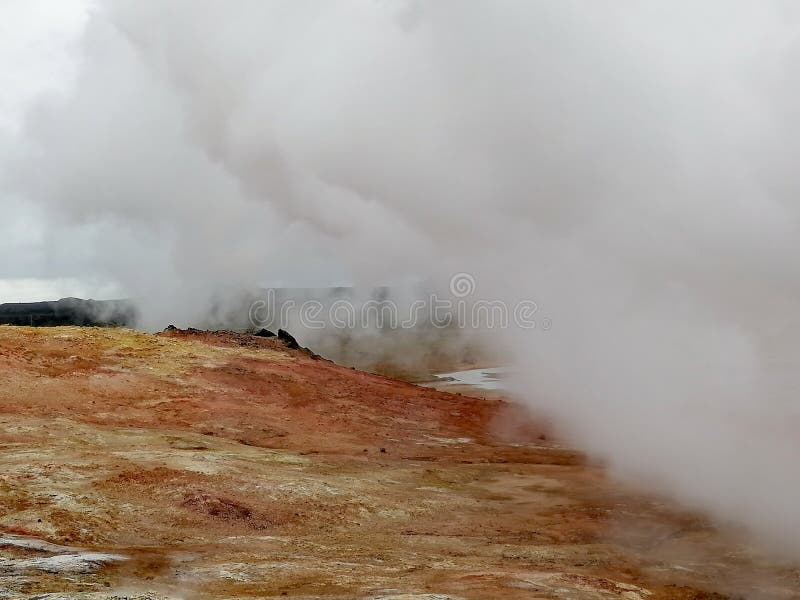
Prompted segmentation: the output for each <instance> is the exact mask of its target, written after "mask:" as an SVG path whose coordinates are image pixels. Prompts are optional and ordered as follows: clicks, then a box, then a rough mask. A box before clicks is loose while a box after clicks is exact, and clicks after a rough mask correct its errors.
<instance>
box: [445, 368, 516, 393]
mask: <svg viewBox="0 0 800 600" xmlns="http://www.w3.org/2000/svg"><path fill="white" fill-rule="evenodd" d="M509 373H510V369H509V368H508V367H489V368H486V369H468V370H466V371H453V372H451V373H439V374H437V375H436V377H438V378H439V380H438V381H436V382H435V383H436V384H437V386H445V385H469V386H472V387H474V388H476V389H480V390H502V389H506V386H505V384H506V382H507V378H508V375H509Z"/></svg>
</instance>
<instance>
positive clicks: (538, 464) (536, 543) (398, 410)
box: [0, 327, 800, 600]
mask: <svg viewBox="0 0 800 600" xmlns="http://www.w3.org/2000/svg"><path fill="white" fill-rule="evenodd" d="M501 431H502V432H509V431H513V432H514V434H513V436H509V435H508V433H506V434H505V435H500V434H499V433H498V432H501ZM544 433H547V434H548V435H547V436H546V438H545V436H544V435H543V434H544ZM543 438H544V439H543ZM0 447H1V448H2V449H3V452H2V453H0V462H1V463H2V464H0V469H2V470H1V471H0V473H1V474H0V536H2V535H8V534H15V535H17V536H19V535H20V534H23V535H25V536H29V537H31V538H36V539H37V540H47V541H49V542H53V543H57V544H67V545H70V546H76V547H80V548H82V549H87V550H91V551H97V552H105V553H114V554H119V555H122V556H124V557H125V558H126V559H127V560H119V561H116V562H114V561H110V562H109V563H108V564H105V563H103V564H102V565H99V566H95V567H92V568H91V569H89V568H87V569H86V570H85V572H82V573H81V574H80V575H77V576H76V575H75V574H72V575H69V576H68V575H67V574H65V573H62V572H58V570H55V571H52V569H51V571H52V572H48V571H47V570H43V569H42V568H40V567H38V566H36V567H32V566H31V565H32V564H38V563H31V562H24V560H28V559H29V558H30V557H29V556H28V554H26V553H27V552H29V551H28V550H24V551H23V550H20V549H19V547H18V546H19V544H17V543H16V542H14V543H11V544H9V543H7V544H6V545H5V546H4V542H3V540H2V538H0V589H4V587H3V586H4V585H5V589H7V590H8V593H9V594H11V596H9V597H19V598H27V597H31V598H32V597H34V596H35V595H36V594H42V593H55V592H67V593H69V594H70V597H74V598H84V597H85V598H112V597H121V596H123V595H125V596H128V597H141V598H161V597H163V598H270V597H276V598H286V597H290V598H396V599H398V600H400V599H404V600H411V599H428V600H434V599H438V600H446V599H457V598H469V599H472V598H476V599H480V598H486V599H492V600H494V599H498V598H509V599H512V600H513V599H516V598H628V599H629V600H636V598H639V599H644V598H713V597H722V596H715V595H714V594H725V595H731V596H736V595H739V594H741V595H746V594H749V593H750V591H751V589H755V587H759V589H762V594H764V595H763V596H762V597H775V598H791V597H798V595H797V592H798V589H800V583H798V582H800V578H798V574H797V572H796V571H794V570H792V569H789V568H777V567H773V566H771V565H770V564H768V563H767V562H765V561H764V560H763V559H762V557H761V556H760V555H759V554H758V553H757V552H756V551H755V550H753V549H751V548H749V547H748V546H747V545H746V544H743V543H742V542H741V540H739V539H734V537H732V535H731V534H728V533H722V532H720V531H718V530H716V529H714V528H712V527H710V526H709V525H708V523H707V522H705V521H704V520H703V519H702V518H700V517H698V516H696V515H691V514H687V513H685V512H682V511H679V510H677V509H675V508H674V507H670V506H669V505H668V504H667V503H664V502H661V501H658V500H656V499H651V498H647V497H645V496H642V495H640V494H635V493H633V492H631V491H626V490H622V489H620V488H619V486H615V485H614V484H613V482H610V481H608V480H607V478H606V477H605V476H604V475H603V473H602V471H601V470H600V469H599V468H596V467H591V466H588V465H587V464H586V463H585V461H584V460H583V459H582V457H581V455H580V454H579V453H577V452H575V451H573V450H570V449H566V448H562V447H560V446H559V445H558V444H556V443H554V442H553V441H551V436H550V432H545V431H544V430H543V427H542V426H541V425H540V424H537V423H536V421H535V419H533V418H532V417H531V416H530V415H529V414H528V413H527V412H526V411H525V410H523V409H522V408H520V407H518V406H516V405H514V404H513V403H509V402H504V401H502V400H484V399H480V398H471V397H467V396H463V395H456V394H451V393H446V392H442V391H436V390H433V389H428V388H423V387H419V386H416V385H411V384H408V383H404V382H400V381H396V380H393V379H390V378H386V377H382V376H378V375H372V374H367V373H363V372H359V371H355V370H352V369H347V368H343V367H339V366H337V365H334V364H333V363H330V362H328V361H325V360H323V359H320V358H318V357H314V356H313V355H311V354H310V353H308V352H305V351H303V350H290V349H288V348H287V347H286V346H285V345H284V344H283V343H282V342H281V341H280V340H277V339H275V338H259V337H255V336H251V335H246V334H236V333H226V332H216V333H208V332H184V331H169V332H165V333H163V334H160V335H149V334H144V333H138V332H134V331H130V330H123V329H95V328H52V329H32V328H12V327H0ZM3 532H4V533H3ZM14 539H16V538H14ZM14 544H17V545H14ZM37 556H38V555H37ZM4 561H6V562H4ZM15 561H17V562H15ZM20 561H23V562H20ZM3 565H5V567H4V566H3ZM20 565H22V566H20ZM23 567H24V568H23ZM4 569H5V570H4ZM4 573H6V574H4ZM765 581H768V582H769V585H768V586H766V588H765V586H764V585H763V583H764V582H765ZM763 589H767V590H768V591H767V592H763ZM98 594H99V595H98ZM115 594H116V596H115ZM770 594H771V595H770ZM137 595H138V596H137ZM0 597H3V596H2V595H1V594H0Z"/></svg>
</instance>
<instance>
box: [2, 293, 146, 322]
mask: <svg viewBox="0 0 800 600" xmlns="http://www.w3.org/2000/svg"><path fill="white" fill-rule="evenodd" d="M135 321H136V309H135V308H134V307H133V305H132V304H131V303H130V302H128V301H125V300H82V299H80V298H62V299H61V300H55V301H52V302H18V303H16V302H15V303H8V304H0V325H30V326H34V327H43V326H58V325H100V326H104V325H107V326H126V325H127V326H131V325H133V324H134V323H135Z"/></svg>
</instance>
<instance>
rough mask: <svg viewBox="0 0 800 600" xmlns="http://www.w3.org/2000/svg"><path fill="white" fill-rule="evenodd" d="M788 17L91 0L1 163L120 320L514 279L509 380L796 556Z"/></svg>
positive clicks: (618, 455) (630, 462)
mask: <svg viewBox="0 0 800 600" xmlns="http://www.w3.org/2000/svg"><path fill="white" fill-rule="evenodd" d="M799 27H800V10H799V9H798V7H797V5H796V4H794V3H791V2H780V1H764V0H758V1H755V0H754V1H735V2H732V1H730V0H726V1H724V2H723V1H722V0H720V1H714V0H706V1H705V2H701V3H697V2H688V1H678V2H675V1H669V2H667V1H664V2H647V3H628V2H603V3H597V2H596V3H587V2H575V1H569V0H562V1H560V2H550V1H535V0H526V1H503V0H491V1H477V0H476V1H466V0H465V1H458V2H456V1H451V0H441V1H437V2H421V1H420V2H416V1H413V0H410V1H405V2H404V1H392V0H384V1H366V0H364V1H353V2H336V3H333V2H316V1H310V0H308V1H307V0H290V1H271V2H267V1H263V0H252V1H248V0H240V1H239V2H236V3H230V2H222V1H211V0H207V1H200V0H191V1H190V0H173V1H172V2H169V3H154V2H138V1H134V0H120V1H111V2H103V3H102V4H101V5H99V6H98V7H97V9H96V11H95V13H94V15H93V17H92V18H91V20H90V22H89V24H88V26H87V29H86V32H85V36H84V39H83V42H82V54H81V61H82V62H81V67H80V71H79V74H78V76H77V81H76V82H75V87H74V92H73V93H72V94H71V95H70V96H69V97H68V98H66V99H47V98H45V99H43V100H42V101H41V102H40V103H39V105H38V106H37V108H36V109H35V110H34V111H32V112H31V114H30V115H29V119H28V125H27V127H26V129H25V132H24V139H25V144H24V145H22V146H21V149H20V151H19V152H18V153H17V156H16V157H15V160H16V163H15V168H14V169H12V170H11V172H12V173H13V176H12V177H11V178H10V180H9V181H7V183H9V184H10V185H11V186H13V187H14V189H16V190H17V191H18V193H20V194H21V195H24V196H25V197H26V198H29V199H31V200H32V201H35V202H37V203H38V204H37V205H38V206H39V207H40V208H41V210H42V212H43V213H44V214H47V215H48V216H47V217H46V218H47V219H48V232H49V239H50V243H52V244H53V245H55V246H56V247H58V248H60V249H61V250H60V252H61V253H62V254H63V256H64V257H65V258H64V259H63V260H72V261H75V262H76V263H79V264H81V265H83V270H84V273H86V274H90V275H92V276H95V277H99V278H105V279H108V280H112V281H117V282H119V283H120V284H121V285H122V286H123V287H124V288H125V289H127V290H129V291H130V292H131V293H132V294H135V295H136V296H137V297H139V298H141V299H142V302H143V306H142V310H143V314H145V316H146V317H147V322H146V325H147V326H150V327H157V326H163V325H165V324H166V323H168V322H170V321H175V322H187V321H191V319H192V318H193V316H195V315H199V314H201V313H202V311H203V310H205V309H207V307H208V303H209V301H210V299H211V298H212V297H219V295H220V294H223V295H224V294H226V293H233V292H234V291H235V290H238V289H247V288H252V286H253V285H256V284H260V283H264V282H268V283H273V284H280V283H282V282H290V283H291V284H294V285H303V284H308V285H317V286H319V285H325V284H333V283H341V282H343V281H350V282H353V283H357V284H358V283H361V284H376V283H401V282H410V281H416V280H419V279H420V278H424V279H429V280H431V281H441V280H444V281H446V280H447V278H448V277H449V275H450V274H452V273H454V272H460V271H466V272H469V273H471V274H472V275H474V277H475V278H476V281H477V282H478V289H477V294H478V295H480V296H482V297H486V298H500V299H506V300H508V301H509V302H513V301H514V300H516V299H519V298H532V299H534V300H535V301H536V302H537V303H538V304H539V306H540V307H541V308H542V310H545V311H546V312H547V314H548V316H549V317H550V318H551V319H552V321H553V326H552V328H551V329H550V331H547V332H543V331H540V330H533V331H531V330H524V331H523V330H514V329H509V330H508V331H503V332H501V333H497V335H502V336H503V338H502V339H503V344H504V345H505V347H506V348H509V349H513V351H514V355H515V357H516V361H517V362H518V363H519V364H520V365H522V366H523V367H524V369H522V372H524V373H526V375H525V376H524V378H521V379H520V380H519V381H517V382H516V385H517V388H518V392H519V394H520V395H521V396H522V397H523V398H525V399H526V400H528V401H529V402H530V404H531V405H532V406H533V407H535V408H536V409H537V410H542V411H546V412H548V413H550V414H552V415H553V416H554V417H555V418H557V419H558V420H559V422H561V423H562V424H563V425H564V427H566V428H567V431H569V432H570V433H571V434H572V435H574V436H575V439H577V440H579V441H580V443H581V444H583V445H584V446H585V447H586V448H587V449H588V450H590V451H591V452H593V453H595V454H596V455H599V456H601V457H603V458H604V459H606V460H607V461H608V462H609V463H610V464H611V465H612V467H614V468H615V469H616V472H617V473H619V474H622V475H625V476H630V477H635V478H637V479H638V480H640V481H641V480H646V481H648V482H650V484H651V485H653V486H656V487H657V488H659V489H662V490H665V491H668V492H670V493H672V494H675V495H676V496H677V497H679V498H680V499H682V500H683V501H685V502H688V503H691V504H692V505H694V506H698V507H702V508H705V509H707V510H709V511H711V512H712V513H713V514H714V515H715V516H716V517H717V518H719V519H731V520H733V521H735V522H738V523H741V524H744V525H746V526H748V527H750V528H752V529H753V530H754V531H757V532H759V533H760V534H761V535H763V536H764V537H765V538H766V540H767V541H768V542H770V543H771V544H772V546H773V547H775V548H778V549H783V550H786V551H789V552H796V551H797V550H798V549H800V545H799V544H800V542H799V541H798V540H800V513H798V511H797V507H798V506H800V480H799V479H798V476H797V460H798V458H800V438H798V431H800V404H799V403H798V401H797V397H796V392H797V390H798V383H800V381H798V374H797V373H798V369H797V365H798V358H799V357H798V349H799V348H800V345H798V343H797V339H798V334H800V331H799V330H798V329H799V328H798V310H797V308H798V306H797V305H798V298H800V289H799V288H800V278H798V273H800V264H798V261H799V260H800V236H798V219H799V218H800V203H798V201H797V199H798V198H800V178H798V177H797V170H796V165H795V164H794V163H795V159H796V157H797V156H798V151H799V150H800V119H798V117H800V114H799V113H798V111H800V108H798V107H800V93H798V83H797V77H796V74H797V73H798V71H799V70H800V64H798V58H799V57H800V44H798V41H800V37H798V32H799V31H800V29H798V28H799Z"/></svg>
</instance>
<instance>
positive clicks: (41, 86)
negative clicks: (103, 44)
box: [0, 0, 119, 302]
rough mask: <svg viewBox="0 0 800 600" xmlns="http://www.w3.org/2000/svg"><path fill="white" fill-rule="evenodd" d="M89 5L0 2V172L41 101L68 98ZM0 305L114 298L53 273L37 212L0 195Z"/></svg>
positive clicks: (86, 280) (84, 281) (109, 286)
mask: <svg viewBox="0 0 800 600" xmlns="http://www.w3.org/2000/svg"><path fill="white" fill-rule="evenodd" d="M90 5H91V0H57V1H53V0H0V168H3V167H5V166H6V165H5V163H6V161H5V160H3V159H5V158H7V157H8V156H9V155H10V153H11V152H12V151H13V149H14V148H15V146H17V145H19V144H21V143H22V141H21V139H20V138H19V137H18V136H19V134H20V130H21V128H22V124H23V122H24V119H25V114H26V112H27V111H28V110H29V109H30V108H31V106H32V105H33V104H34V103H35V102H36V100H37V99H38V98H41V97H42V96H43V95H47V94H63V93H65V92H68V91H69V88H70V85H71V84H72V82H73V79H74V76H75V71H76V68H77V62H78V52H77V49H76V47H75V46H76V44H77V41H78V39H79V37H80V35H81V33H82V31H83V28H84V26H85V24H86V21H87V19H88V15H89V11H90V8H91V7H90ZM0 211H2V218H0V252H2V255H3V257H4V258H3V260H2V261H0V302H17V301H30V300H42V299H52V298H59V297H63V296H69V295H81V296H83V295H93V294H96V293H98V292H99V295H107V294H110V295H114V293H117V292H118V291H119V290H118V289H115V288H116V286H114V285H113V282H91V281H90V280H91V278H90V277H82V276H81V274H80V273H72V274H66V275H65V274H62V273H56V272H55V269H54V268H53V260H52V257H51V256H48V254H49V252H48V251H47V250H46V245H45V244H44V243H43V242H44V240H43V235H44V234H43V229H42V227H41V226H40V225H39V218H38V217H39V215H38V212H37V208H36V207H35V206H33V205H31V204H30V203H29V202H28V201H25V200H23V199H22V198H19V197H14V196H13V195H11V194H10V193H9V192H8V191H7V190H5V189H2V188H0Z"/></svg>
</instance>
